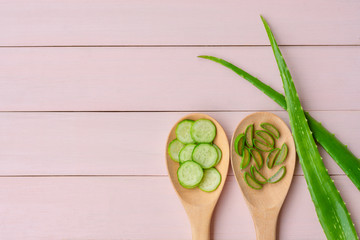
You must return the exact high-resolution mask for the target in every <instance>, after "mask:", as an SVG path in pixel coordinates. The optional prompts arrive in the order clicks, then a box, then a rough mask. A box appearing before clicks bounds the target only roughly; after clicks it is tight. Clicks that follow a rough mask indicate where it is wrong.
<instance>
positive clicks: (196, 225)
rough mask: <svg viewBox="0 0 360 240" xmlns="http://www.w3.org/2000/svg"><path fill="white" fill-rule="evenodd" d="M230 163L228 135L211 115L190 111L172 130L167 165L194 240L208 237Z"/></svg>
mask: <svg viewBox="0 0 360 240" xmlns="http://www.w3.org/2000/svg"><path fill="white" fill-rule="evenodd" d="M209 120H210V121H209ZM191 124H193V125H191ZM190 125H191V126H190ZM211 126H214V128H213V129H212V127H211ZM189 129H190V130H189ZM189 131H190V132H189ZM194 145H195V146H194ZM186 146H187V147H186ZM187 148H193V151H192V153H191V154H187V151H188V149H187ZM215 149H216V150H215ZM189 151H190V152H191V149H190V150H189ZM217 151H220V152H217ZM184 156H185V157H184ZM204 156H205V158H204ZM213 156H214V157H213ZM229 163H230V160H229V142H228V139H227V136H226V134H225V131H224V129H223V128H222V127H221V125H220V124H219V123H218V122H217V121H216V120H215V119H213V118H212V117H210V116H208V115H206V114H201V113H193V114H189V115H187V116H184V117H183V118H181V119H180V120H179V121H178V122H177V123H176V124H175V125H174V126H173V128H172V129H171V131H170V134H169V136H168V139H167V143H166V165H167V170H168V173H169V177H170V179H171V182H172V184H173V186H174V188H175V191H176V193H177V195H178V196H179V198H180V200H181V202H182V204H183V206H184V208H185V211H186V213H187V215H188V217H189V220H190V224H191V232H192V239H193V240H209V239H210V225H211V218H212V214H213V211H214V208H215V206H216V203H217V201H218V199H219V197H220V193H221V191H222V189H223V186H224V183H225V180H226V177H227V173H228V169H229ZM207 176H208V178H207ZM219 176H220V177H219Z"/></svg>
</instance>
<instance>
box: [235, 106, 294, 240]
mask: <svg viewBox="0 0 360 240" xmlns="http://www.w3.org/2000/svg"><path fill="white" fill-rule="evenodd" d="M249 131H252V132H249ZM241 134H243V136H242V135H241ZM238 136H240V137H238ZM269 136H270V137H269ZM239 138H245V139H244V140H242V139H240V140H239ZM235 143H237V144H239V145H236V144H235ZM230 151H231V154H230V156H231V165H232V168H233V171H234V174H235V177H236V180H237V182H238V184H239V186H240V188H241V190H242V193H243V195H244V198H245V200H246V203H247V205H248V207H249V210H250V212H251V215H252V218H253V221H254V225H255V231H256V236H257V240H275V239H276V225H277V219H278V215H279V212H280V209H281V206H282V205H283V202H284V200H285V198H286V195H287V193H288V190H289V187H290V184H291V181H292V178H293V174H294V169H295V163H296V152H295V144H294V140H293V137H292V135H291V132H290V130H289V128H288V127H287V125H286V124H285V123H284V122H283V121H282V120H281V119H280V118H279V117H278V116H276V115H275V114H272V113H268V112H257V113H253V114H251V115H249V116H247V117H246V118H244V119H243V120H242V121H241V122H240V123H239V125H238V126H237V128H236V130H235V132H234V134H233V138H232V141H231V148H230ZM246 151H249V152H251V154H250V155H251V159H250V163H248V162H249V159H248V154H247V152H246ZM243 153H245V154H243ZM259 153H260V154H259ZM268 156H269V157H270V160H269V159H267V158H268ZM243 158H244V159H243ZM267 161H268V163H267ZM269 162H270V163H269ZM268 165H270V166H271V167H268Z"/></svg>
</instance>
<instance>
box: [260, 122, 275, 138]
mask: <svg viewBox="0 0 360 240" xmlns="http://www.w3.org/2000/svg"><path fill="white" fill-rule="evenodd" d="M260 126H261V127H262V128H263V129H265V130H266V131H267V132H268V133H270V134H271V135H272V136H273V137H275V138H276V139H278V138H279V137H280V133H279V130H277V128H276V127H274V125H272V124H270V123H261V124H260Z"/></svg>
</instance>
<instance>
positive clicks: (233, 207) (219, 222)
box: [0, 176, 360, 240]
mask: <svg viewBox="0 0 360 240" xmlns="http://www.w3.org/2000/svg"><path fill="white" fill-rule="evenodd" d="M333 179H334V180H335V184H336V185H337V186H338V187H339V189H341V194H342V196H343V198H344V200H345V202H346V203H347V207H348V209H349V211H350V212H351V213H352V218H353V220H354V222H355V223H359V222H360V205H359V204H358V199H359V197H360V193H359V192H358V191H357V189H356V188H355V187H354V186H353V185H352V184H350V180H348V179H347V178H346V177H344V176H335V177H333ZM0 186H1V188H0V212H1V214H0V222H1V228H0V235H1V237H2V239H7V240H18V239H29V240H42V239H44V240H48V239H52V240H57V239H159V240H161V239H190V238H191V235H190V224H189V222H188V220H187V217H186V214H185V212H184V210H183V208H182V205H181V203H180V201H179V200H178V199H177V196H176V194H175V191H174V190H173V189H172V186H171V183H170V180H169V179H168V178H167V177H166V176H163V177H65V178H63V177H49V178H48V177H41V178H7V177H2V178H0ZM212 226H213V227H212V229H213V231H212V235H213V239H221V240H227V239H255V231H254V227H253V223H252V220H251V217H250V214H249V212H248V209H247V207H246V204H245V202H244V199H243V197H242V195H241V192H240V189H239V187H238V185H237V183H236V181H235V179H234V177H233V176H231V177H229V178H228V180H227V182H226V184H225V188H224V192H223V195H222V196H221V197H220V200H219V203H218V205H217V208H216V209H215V213H214V218H213V224H212ZM356 228H357V230H358V231H359V230H360V225H358V224H357V225H356ZM278 232H279V239H286V240H297V239H314V240H315V239H316V240H319V239H325V235H324V233H323V232H322V229H321V227H320V224H319V222H318V220H317V217H316V214H315V211H314V209H313V204H312V202H311V199H310V195H309V193H308V190H307V187H306V184H305V180H304V179H303V177H295V178H294V180H293V184H292V186H291V188H290V193H289V196H288V197H287V199H286V201H285V203H284V206H283V209H282V211H281V213H280V218H279V231H278Z"/></svg>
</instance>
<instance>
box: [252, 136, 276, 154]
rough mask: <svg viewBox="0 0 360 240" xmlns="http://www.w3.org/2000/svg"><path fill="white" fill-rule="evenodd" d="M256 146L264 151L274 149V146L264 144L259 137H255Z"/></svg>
mask: <svg viewBox="0 0 360 240" xmlns="http://www.w3.org/2000/svg"><path fill="white" fill-rule="evenodd" d="M254 146H255V147H256V148H257V149H259V150H260V151H263V152H269V151H271V150H272V149H273V146H269V145H267V144H264V143H263V142H260V141H259V140H257V139H254Z"/></svg>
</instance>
